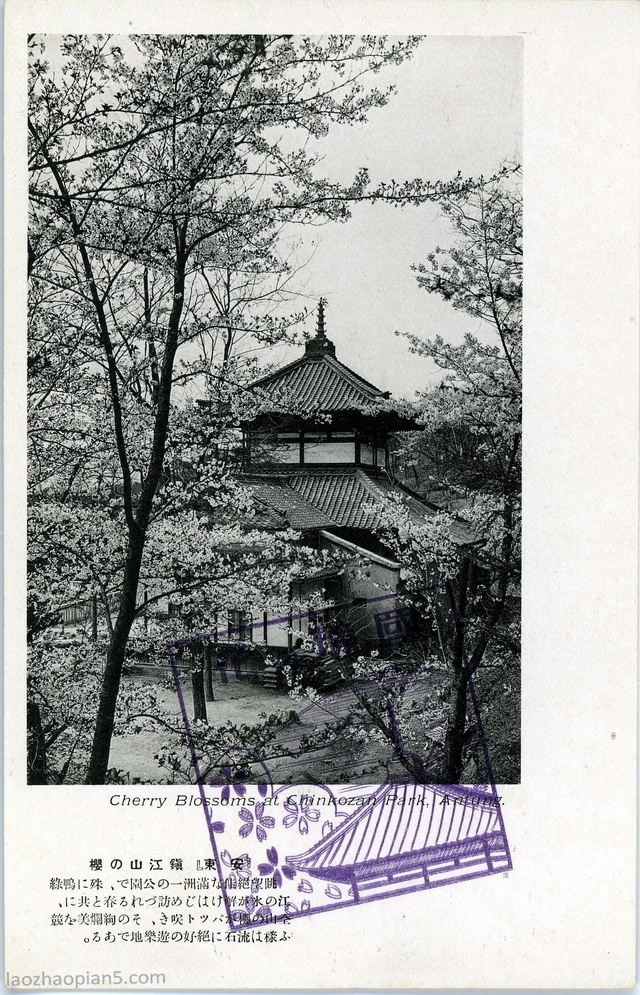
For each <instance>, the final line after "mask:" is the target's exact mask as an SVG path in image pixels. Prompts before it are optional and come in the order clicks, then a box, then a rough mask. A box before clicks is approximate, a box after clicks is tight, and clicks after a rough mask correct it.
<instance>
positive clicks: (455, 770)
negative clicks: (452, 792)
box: [444, 674, 467, 784]
mask: <svg viewBox="0 0 640 995" xmlns="http://www.w3.org/2000/svg"><path fill="white" fill-rule="evenodd" d="M466 721H467V677H466V675H465V674H456V676H455V678H454V682H453V687H452V688H451V700H450V705H449V721H448V723H447V734H446V737H445V741H444V752H445V767H444V781H445V784H459V783H460V778H461V777H462V750H463V746H464V731H465V726H466Z"/></svg>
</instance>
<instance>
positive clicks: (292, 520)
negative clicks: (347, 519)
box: [247, 480, 336, 529]
mask: <svg viewBox="0 0 640 995" xmlns="http://www.w3.org/2000/svg"><path fill="white" fill-rule="evenodd" d="M247 486H248V487H249V488H250V489H251V491H252V492H253V495H254V497H255V498H256V500H257V502H258V504H259V505H262V506H263V507H264V508H266V509H273V511H274V512H275V516H274V517H279V521H278V525H279V527H280V528H286V527H291V528H292V529H326V528H329V527H330V526H332V525H334V526H335V525H336V523H335V522H334V521H333V520H332V519H331V518H329V517H328V516H327V515H325V514H324V513H323V512H322V511H320V510H318V509H317V508H315V507H314V506H313V505H312V504H309V502H308V501H305V499H304V497H302V496H301V495H300V494H297V493H296V491H294V490H292V489H291V487H289V486H288V484H287V482H286V481H285V480H271V481H264V482H262V481H261V482H258V483H256V482H249V483H248V484H247Z"/></svg>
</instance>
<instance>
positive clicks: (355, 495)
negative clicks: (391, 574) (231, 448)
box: [247, 466, 473, 545]
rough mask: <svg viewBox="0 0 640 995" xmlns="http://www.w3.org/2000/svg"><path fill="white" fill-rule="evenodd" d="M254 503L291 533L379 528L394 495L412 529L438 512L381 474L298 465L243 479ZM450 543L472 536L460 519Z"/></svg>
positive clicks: (466, 539)
mask: <svg viewBox="0 0 640 995" xmlns="http://www.w3.org/2000/svg"><path fill="white" fill-rule="evenodd" d="M247 485H248V486H249V487H250V488H251V490H252V491H253V493H254V495H255V496H256V498H257V500H258V501H259V502H260V503H262V504H263V505H265V506H267V507H269V508H272V509H275V511H276V512H277V513H278V514H279V515H281V516H282V525H283V526H285V525H289V526H291V528H294V529H327V528H328V529H330V528H332V527H333V528H352V529H369V530H372V531H373V530H375V529H377V528H378V527H379V526H380V524H381V519H382V515H381V512H382V508H383V506H384V503H385V501H386V499H387V498H390V497H392V496H397V495H398V494H400V495H401V496H402V498H403V506H404V507H405V508H406V509H407V510H408V512H409V514H410V516H411V518H412V520H413V521H414V522H415V523H416V525H420V524H424V521H425V519H428V518H432V517H433V516H434V515H435V514H436V513H437V511H438V509H437V508H436V507H434V506H433V505H429V504H425V503H424V502H423V501H420V500H419V499H418V498H416V497H414V496H412V495H411V494H409V493H407V492H406V491H405V490H404V489H402V488H400V487H398V486H397V485H395V484H393V483H392V482H391V481H390V480H388V479H387V478H385V477H381V476H377V477H375V476H370V475H369V474H367V473H366V472H365V471H364V470H362V469H361V468H360V467H357V466H345V467H336V468H332V469H330V470H327V469H321V468H318V469H315V468H312V467H304V468H301V469H300V470H298V471H297V472H292V471H291V470H288V471H285V472H284V473H281V474H277V475H275V474H274V475H272V476H269V477H264V478H262V479H260V478H254V479H253V480H249V481H247ZM451 533H452V538H453V540H454V542H457V543H459V544H461V545H462V544H465V543H469V542H472V541H473V536H472V534H471V532H470V530H469V528H468V526H467V525H465V523H464V522H462V521H456V522H454V524H453V525H452V529H451Z"/></svg>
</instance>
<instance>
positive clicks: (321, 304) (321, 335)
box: [316, 297, 327, 339]
mask: <svg viewBox="0 0 640 995" xmlns="http://www.w3.org/2000/svg"><path fill="white" fill-rule="evenodd" d="M326 304H327V300H326V298H325V297H321V298H320V300H319V301H318V324H317V327H316V338H317V339H326V337H327V336H326V335H325V331H324V309H325V305H326Z"/></svg>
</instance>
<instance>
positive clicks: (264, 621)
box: [262, 612, 269, 646]
mask: <svg viewBox="0 0 640 995" xmlns="http://www.w3.org/2000/svg"><path fill="white" fill-rule="evenodd" d="M262 638H263V639H264V644H265V646H268V645H269V623H268V621H267V613H266V612H263V613H262Z"/></svg>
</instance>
